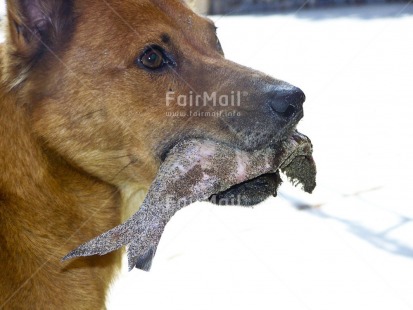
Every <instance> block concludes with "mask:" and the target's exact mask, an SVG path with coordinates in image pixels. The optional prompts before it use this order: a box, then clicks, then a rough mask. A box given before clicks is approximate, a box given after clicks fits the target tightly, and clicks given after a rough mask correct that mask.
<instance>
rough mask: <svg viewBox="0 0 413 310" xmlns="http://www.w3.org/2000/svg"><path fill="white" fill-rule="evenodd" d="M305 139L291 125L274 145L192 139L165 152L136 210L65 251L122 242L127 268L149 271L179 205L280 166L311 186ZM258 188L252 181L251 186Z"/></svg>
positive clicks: (86, 252) (101, 250)
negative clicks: (245, 146) (249, 147)
mask: <svg viewBox="0 0 413 310" xmlns="http://www.w3.org/2000/svg"><path fill="white" fill-rule="evenodd" d="M312 153H313V146H312V143H311V141H310V139H309V138H308V137H307V136H305V135H303V134H301V133H299V132H298V131H295V132H294V133H293V134H292V135H291V136H290V137H288V138H287V139H285V140H283V141H281V142H280V143H278V144H277V145H274V146H268V147H265V148H262V149H260V150H254V151H245V150H242V149H239V148H234V147H233V146H229V145H227V144H224V143H222V142H217V141H212V140H204V139H191V140H184V141H180V142H178V143H177V144H176V145H175V146H174V147H173V148H172V149H171V150H170V151H169V153H168V154H167V156H166V158H165V159H164V161H163V162H162V164H161V165H160V168H159V171H158V173H157V175H156V177H155V179H154V181H153V183H152V184H151V186H150V188H149V191H148V193H147V195H146V197H145V199H144V201H143V203H142V205H141V207H140V208H139V210H138V211H137V212H136V213H135V214H134V215H133V216H132V217H131V218H129V219H128V220H126V221H125V222H124V223H123V224H121V225H118V226H116V227H115V228H113V229H111V230H109V231H107V232H104V233H103V234H101V235H99V236H98V237H96V238H94V239H92V240H90V241H88V242H86V243H84V244H82V245H80V246H79V247H78V248H76V249H74V250H73V251H71V252H70V253H69V254H67V255H66V256H65V257H64V258H63V261H66V260H69V259H73V258H76V257H83V256H92V255H105V254H108V253H110V252H113V251H116V250H118V249H119V248H121V247H123V246H127V253H128V266H129V270H132V269H133V268H138V269H141V270H144V271H149V270H150V269H151V266H152V261H153V258H154V256H155V254H156V250H157V247H158V244H159V241H160V239H161V237H162V234H163V232H164V229H165V227H166V225H167V224H168V222H169V221H170V220H171V218H172V217H173V216H174V215H175V214H176V212H178V211H179V210H181V209H182V208H184V207H186V206H188V205H190V204H192V203H194V202H197V201H209V200H211V197H214V195H220V194H219V193H225V192H226V191H227V192H231V188H234V186H239V184H245V183H248V182H250V181H251V180H256V179H257V178H260V177H262V176H267V177H268V176H269V175H271V174H275V175H278V173H279V172H280V171H281V172H282V173H283V174H285V175H286V176H287V178H288V180H289V181H290V182H291V183H293V184H294V185H297V186H298V185H301V187H302V189H303V190H304V191H306V192H308V193H311V192H313V190H314V189H315V187H316V173H317V171H316V165H315V162H314V159H313V156H312ZM251 188H252V189H253V190H259V188H256V187H250V189H251Z"/></svg>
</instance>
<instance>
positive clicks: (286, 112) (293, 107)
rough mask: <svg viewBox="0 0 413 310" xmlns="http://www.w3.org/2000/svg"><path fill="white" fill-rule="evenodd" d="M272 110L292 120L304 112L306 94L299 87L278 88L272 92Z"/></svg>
mask: <svg viewBox="0 0 413 310" xmlns="http://www.w3.org/2000/svg"><path fill="white" fill-rule="evenodd" d="M270 97H271V99H270V102H269V104H270V106H271V109H272V110H273V111H274V112H276V113H277V114H279V115H281V116H283V117H286V118H290V117H292V116H293V115H295V114H297V113H298V112H300V111H302V109H303V103H304V101H305V94H304V92H303V91H302V90H301V89H299V88H298V87H295V86H292V85H288V86H283V87H281V88H280V87H276V88H275V89H274V90H272V91H271V95H270Z"/></svg>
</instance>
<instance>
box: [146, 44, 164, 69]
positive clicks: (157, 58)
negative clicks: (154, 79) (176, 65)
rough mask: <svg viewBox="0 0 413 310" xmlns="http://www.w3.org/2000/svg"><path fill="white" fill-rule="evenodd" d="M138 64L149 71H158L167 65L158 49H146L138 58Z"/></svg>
mask: <svg viewBox="0 0 413 310" xmlns="http://www.w3.org/2000/svg"><path fill="white" fill-rule="evenodd" d="M139 62H140V63H141V64H142V65H143V66H144V67H145V68H147V69H151V70H155V69H159V68H161V67H163V66H164V65H165V64H166V63H167V61H166V59H165V55H164V53H163V52H162V50H160V49H159V48H158V47H151V48H148V49H147V50H146V51H145V52H144V53H143V54H142V56H141V57H140V58H139Z"/></svg>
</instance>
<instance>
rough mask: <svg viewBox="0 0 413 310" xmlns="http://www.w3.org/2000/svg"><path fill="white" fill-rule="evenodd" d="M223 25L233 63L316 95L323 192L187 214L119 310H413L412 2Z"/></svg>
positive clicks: (312, 98)
mask: <svg viewBox="0 0 413 310" xmlns="http://www.w3.org/2000/svg"><path fill="white" fill-rule="evenodd" d="M214 19H215V20H216V23H217V25H218V26H219V35H220V38H221V41H222V45H223V47H224V49H225V51H226V54H227V57H228V58H230V59H233V60H235V61H238V62H240V63H243V64H245V65H248V66H251V67H254V68H257V69H260V70H263V71H265V72H267V73H269V74H271V75H274V76H276V77H279V78H281V79H284V80H286V81H289V82H291V83H293V84H295V85H297V86H300V87H301V88H302V89H303V90H304V91H305V92H306V95H307V102H306V106H305V111H306V117H305V118H304V120H303V122H302V123H301V125H300V130H301V131H302V132H305V133H306V134H308V135H309V136H310V137H311V138H312V140H313V143H314V146H315V158H316V160H317V163H318V170H319V174H318V184H319V185H318V188H317V190H316V192H315V193H314V195H312V196H309V195H305V194H302V193H300V192H299V191H297V190H295V189H293V188H291V187H289V186H287V185H285V186H283V188H282V190H281V193H280V197H278V198H273V199H269V200H268V201H266V202H265V203H263V204H262V205H260V206H258V207H256V208H254V209H247V208H236V207H217V206H211V205H209V204H206V203H202V204H201V203H199V204H195V205H193V206H191V207H188V208H186V209H185V210H183V211H181V212H180V213H178V215H176V216H175V217H174V219H173V220H172V222H171V223H170V224H169V225H168V226H167V230H166V233H165V234H164V237H163V239H162V241H161V244H160V247H159V249H158V252H157V255H156V258H155V260H154V264H153V269H152V271H151V272H150V273H144V272H141V271H138V270H134V271H132V272H130V273H128V272H126V270H124V272H123V273H122V275H121V277H120V278H119V281H118V282H117V283H116V285H114V287H113V288H112V292H111V296H110V301H109V305H108V309H125V310H127V309H154V310H156V309H168V310H189V309H190V310H193V309H197V310H212V309H218V310H220V309H237V310H244V309H245V310H246V309H248V310H251V309H263V310H267V309H268V310H270V309H271V310H272V309H287V310H290V309H291V310H292V309H314V310H324V309H326V310H331V309H334V310H340V309H343V310H344V309H345V310H348V309H352V310H359V309H360V310H362V309H363V310H365V309H374V310H381V309H383V310H384V309H386V310H388V309H397V310H405V309H413V293H412V292H413V203H412V201H411V195H410V191H411V190H412V185H413V182H412V181H413V177H412V175H413V164H412V162H411V158H413V146H412V144H413V142H412V140H413V125H412V124H411V123H412V122H411V119H412V112H413V57H412V55H413V5H410V6H404V5H386V6H368V7H365V8H351V9H349V8H341V9H325V10H314V11H301V12H299V13H296V14H292V13H291V14H286V15H268V16H246V17H215V18H214ZM302 209H305V210H302Z"/></svg>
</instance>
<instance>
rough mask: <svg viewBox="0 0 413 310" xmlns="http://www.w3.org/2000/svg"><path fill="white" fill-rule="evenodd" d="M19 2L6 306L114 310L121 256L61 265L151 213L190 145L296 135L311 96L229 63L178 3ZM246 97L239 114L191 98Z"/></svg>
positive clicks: (8, 128)
mask: <svg viewBox="0 0 413 310" xmlns="http://www.w3.org/2000/svg"><path fill="white" fill-rule="evenodd" d="M7 3H8V29H7V39H6V42H5V43H4V44H3V45H2V46H1V54H2V55H1V86H0V87H1V90H0V96H1V99H0V107H1V108H0V152H1V156H0V171H1V173H0V245H1V250H0V265H1V270H0V308H2V309H3V308H4V309H46V308H47V309H101V308H104V305H105V296H106V292H107V289H108V286H109V285H110V283H111V280H112V278H113V277H114V275H115V272H116V271H117V270H118V268H119V265H120V260H121V259H120V258H121V253H112V254H109V255H106V256H103V257H92V258H82V259H77V260H73V261H70V262H65V263H62V262H61V259H62V257H63V256H65V255H66V254H67V253H68V252H69V251H70V250H72V249H74V248H76V247H77V246H78V245H80V244H81V243H83V242H85V241H87V240H89V239H91V238H93V237H95V236H97V235H99V234H101V233H102V232H104V231H106V230H108V229H110V228H112V227H114V226H116V225H117V224H119V223H120V222H121V221H122V219H123V218H125V217H126V216H127V215H128V214H129V213H130V210H129V209H130V207H135V208H136V207H137V206H139V202H140V201H141V200H142V197H143V196H144V194H145V191H146V190H147V189H148V187H149V185H150V184H151V182H152V180H153V179H154V176H155V175H156V172H157V170H158V168H159V166H160V163H161V161H162V158H163V156H164V154H165V153H166V152H167V151H168V149H170V148H171V147H172V146H173V145H174V144H175V143H176V142H177V141H178V140H180V139H189V138H194V137H202V138H205V139H211V140H216V141H221V142H225V143H227V144H228V145H233V146H234V147H238V148H242V149H248V150H252V149H254V148H259V147H262V146H264V145H267V144H269V143H272V142H274V141H279V140H281V139H282V138H283V137H286V136H287V135H289V134H290V132H291V131H292V130H293V129H294V128H295V126H296V124H297V122H298V121H299V120H300V118H301V117H302V104H303V102H304V99H305V97H304V94H303V93H302V92H301V91H300V90H299V89H298V88H295V87H293V86H291V85H289V84H287V83H284V82H281V81H279V80H275V79H273V78H271V77H268V76H266V75H264V74H262V73H260V72H257V71H253V70H251V69H248V68H245V67H242V66H240V65H238V64H235V63H233V62H230V61H228V60H226V59H225V58H224V56H223V52H222V49H221V47H220V44H219V41H218V39H217V36H216V31H215V27H214V24H213V23H212V22H211V21H209V20H207V19H205V18H203V17H200V16H198V15H196V14H195V13H193V12H192V11H191V10H190V9H189V8H188V7H187V6H186V5H185V4H184V3H183V2H182V1H179V0H123V1H117V0H103V1H102V0H14V1H11V0H10V1H7ZM238 91H242V95H240V96H241V100H242V102H240V103H239V104H238V103H235V104H231V102H226V101H225V100H224V101H221V102H218V103H217V104H215V103H214V104H211V102H209V103H208V104H195V103H194V102H195V101H193V102H192V104H190V103H188V102H189V101H187V102H186V103H184V104H183V103H182V100H181V99H182V96H187V97H188V98H189V97H190V96H195V95H194V94H204V93H205V94H207V98H206V99H207V101H208V100H209V101H210V100H212V99H211V97H212V96H213V95H211V93H214V96H217V98H222V97H223V96H224V97H225V95H228V96H229V98H231V96H233V97H234V98H238V97H237V96H238ZM179 96H181V97H179ZM195 97H196V96H195ZM171 98H172V99H171ZM179 98H181V99H179ZM227 98H228V97H227ZM195 99H196V98H195ZM203 100H204V101H205V98H204V99H203ZM218 109H219V113H220V115H219V117H205V115H207V116H209V115H211V112H216V111H218ZM234 111H235V113H234ZM194 112H196V113H198V114H196V115H197V117H194ZM199 116H204V117H199Z"/></svg>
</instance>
